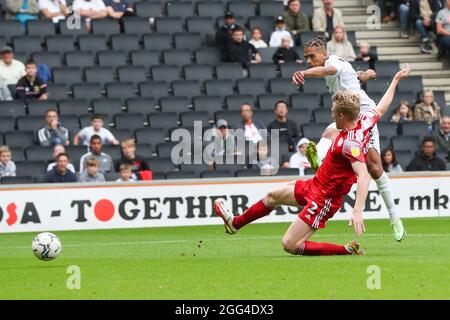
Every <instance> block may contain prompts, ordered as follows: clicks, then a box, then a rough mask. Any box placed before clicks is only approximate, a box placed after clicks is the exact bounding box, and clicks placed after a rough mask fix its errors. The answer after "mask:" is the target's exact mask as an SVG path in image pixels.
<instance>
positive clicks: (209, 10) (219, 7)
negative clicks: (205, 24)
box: [197, 1, 224, 18]
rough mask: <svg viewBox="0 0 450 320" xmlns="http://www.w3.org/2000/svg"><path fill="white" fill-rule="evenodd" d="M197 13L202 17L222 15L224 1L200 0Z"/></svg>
mask: <svg viewBox="0 0 450 320" xmlns="http://www.w3.org/2000/svg"><path fill="white" fill-rule="evenodd" d="M197 13H198V15H199V16H200V17H212V18H218V17H222V16H223V13H224V6H223V2H219V1H217V2H215V1H214V2H213V1H200V2H198V3H197Z"/></svg>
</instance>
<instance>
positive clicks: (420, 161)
mask: <svg viewBox="0 0 450 320" xmlns="http://www.w3.org/2000/svg"><path fill="white" fill-rule="evenodd" d="M435 150H436V144H435V141H434V138H433V137H425V138H424V139H423V142H422V150H421V151H418V152H417V153H416V156H415V157H414V159H412V160H411V162H410V163H409V164H408V166H407V167H406V171H445V170H446V168H447V166H446V165H445V161H444V160H442V159H441V158H439V157H437V156H436V154H435Z"/></svg>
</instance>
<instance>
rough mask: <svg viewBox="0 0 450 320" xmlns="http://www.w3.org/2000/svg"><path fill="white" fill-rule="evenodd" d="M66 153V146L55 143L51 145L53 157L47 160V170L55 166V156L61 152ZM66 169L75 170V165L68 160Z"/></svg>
mask: <svg viewBox="0 0 450 320" xmlns="http://www.w3.org/2000/svg"><path fill="white" fill-rule="evenodd" d="M61 153H66V148H65V147H64V146H63V145H62V144H56V145H55V146H54V147H53V159H51V160H48V161H47V170H46V171H51V170H52V169H53V168H54V167H55V166H56V158H57V157H58V156H59V155H60V154H61ZM67 170H70V171H72V172H73V173H75V172H76V170H75V167H74V166H73V164H71V163H70V162H69V163H68V164H67Z"/></svg>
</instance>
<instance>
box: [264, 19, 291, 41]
mask: <svg viewBox="0 0 450 320" xmlns="http://www.w3.org/2000/svg"><path fill="white" fill-rule="evenodd" d="M283 37H289V38H291V44H290V46H291V47H293V46H294V39H292V35H291V33H290V32H289V31H287V30H286V23H285V22H284V18H283V17H282V16H278V17H277V19H276V20H275V31H274V32H272V35H271V36H270V41H269V47H276V48H278V47H280V46H281V40H282V39H283Z"/></svg>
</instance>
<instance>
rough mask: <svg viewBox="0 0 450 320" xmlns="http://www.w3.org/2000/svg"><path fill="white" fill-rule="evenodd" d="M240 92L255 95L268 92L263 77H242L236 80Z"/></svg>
mask: <svg viewBox="0 0 450 320" xmlns="http://www.w3.org/2000/svg"><path fill="white" fill-rule="evenodd" d="M236 87H237V91H238V92H239V94H252V95H254V96H257V95H260V94H263V93H266V92H267V91H266V86H265V84H264V80H262V79H240V80H238V81H236Z"/></svg>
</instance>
